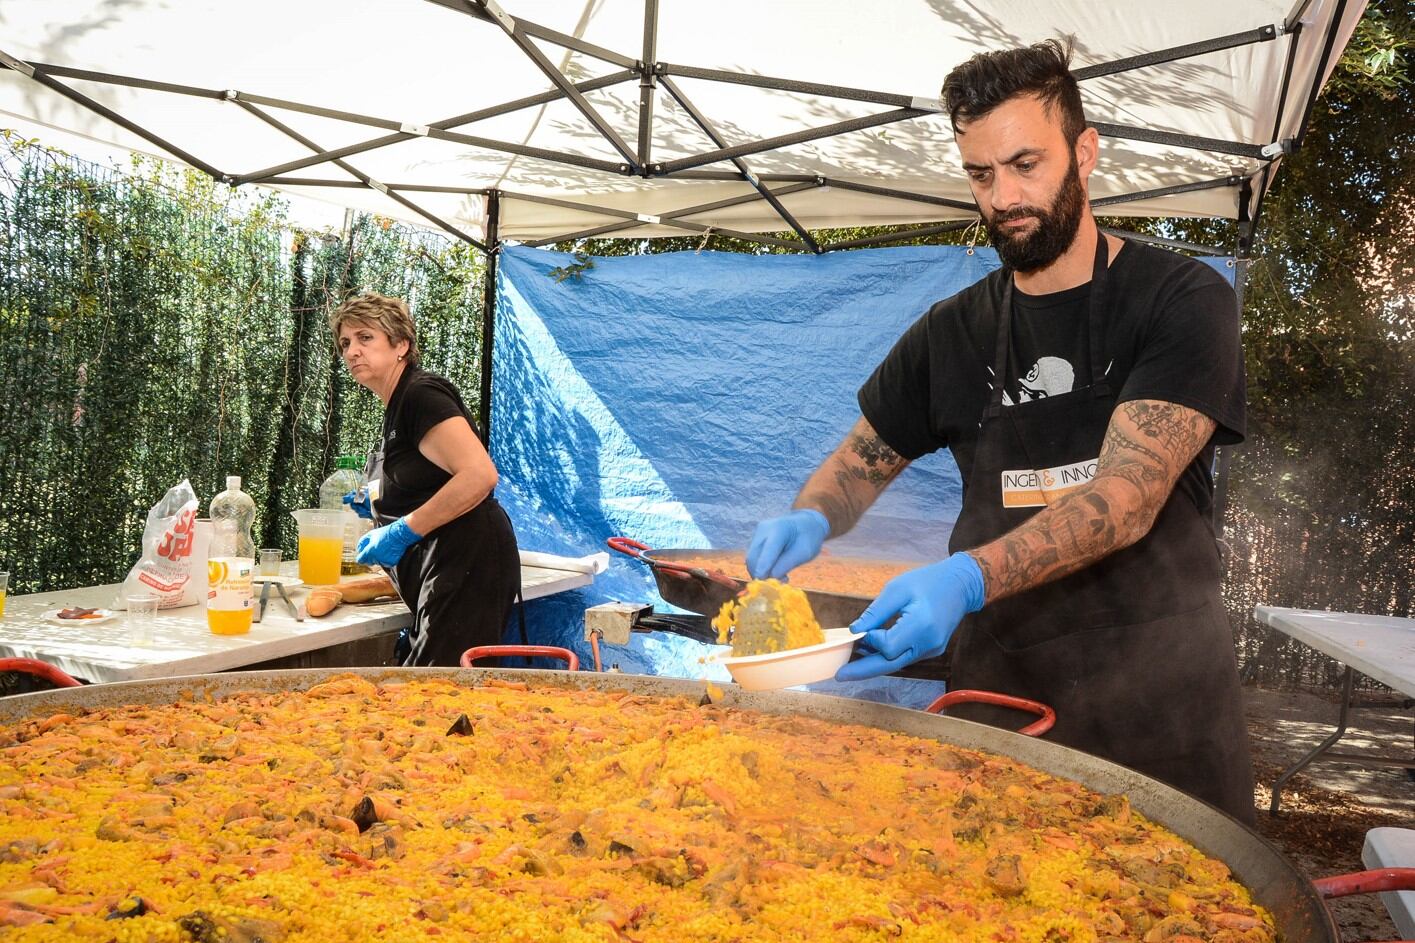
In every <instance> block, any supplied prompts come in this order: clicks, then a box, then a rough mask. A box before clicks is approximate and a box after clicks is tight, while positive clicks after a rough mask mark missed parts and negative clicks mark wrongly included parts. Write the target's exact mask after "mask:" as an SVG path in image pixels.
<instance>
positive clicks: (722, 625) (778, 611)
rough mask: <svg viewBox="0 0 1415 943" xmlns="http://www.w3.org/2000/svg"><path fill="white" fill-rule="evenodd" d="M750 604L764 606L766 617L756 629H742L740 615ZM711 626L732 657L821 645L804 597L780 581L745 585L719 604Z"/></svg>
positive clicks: (821, 635)
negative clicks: (735, 595)
mask: <svg viewBox="0 0 1415 943" xmlns="http://www.w3.org/2000/svg"><path fill="white" fill-rule="evenodd" d="M754 602H755V603H757V604H758V605H760V604H762V603H766V605H767V608H766V609H765V610H764V611H765V612H767V613H769V616H768V618H766V619H764V620H760V621H759V623H758V624H757V625H753V626H751V627H750V628H748V627H744V626H743V625H742V614H743V612H745V611H749V610H750V607H752V606H753V603H754ZM712 624H713V628H715V629H717V641H718V642H719V643H720V644H722V645H726V644H728V643H729V642H731V643H732V654H733V655H765V654H768V653H771V652H780V651H786V650H788V649H792V648H805V647H806V646H807V645H819V644H820V643H821V642H824V641H825V633H824V632H822V631H821V627H820V623H819V622H817V621H816V616H815V613H814V612H812V611H811V602H810V600H809V599H807V598H806V594H805V593H804V592H802V591H801V590H799V589H797V588H796V587H794V586H792V585H790V584H788V583H783V582H781V581H780V580H752V581H750V582H748V583H747V585H746V587H745V588H744V589H743V590H742V592H741V594H740V595H738V596H737V597H736V598H735V599H729V600H727V602H725V603H723V604H722V609H720V610H719V611H718V613H717V615H716V616H715V617H714V618H713V620H712Z"/></svg>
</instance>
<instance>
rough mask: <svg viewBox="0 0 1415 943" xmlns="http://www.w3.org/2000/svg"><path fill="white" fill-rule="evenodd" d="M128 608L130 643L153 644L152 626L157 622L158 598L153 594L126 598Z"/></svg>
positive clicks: (141, 594)
mask: <svg viewBox="0 0 1415 943" xmlns="http://www.w3.org/2000/svg"><path fill="white" fill-rule="evenodd" d="M123 601H124V602H125V603H127V606H128V642H129V643H130V644H132V645H138V646H144V647H145V646H148V645H151V644H152V624H153V623H154V622H156V621H157V597H156V596H154V595H152V594H151V593H140V594H138V595H136V596H126V597H124V599H123Z"/></svg>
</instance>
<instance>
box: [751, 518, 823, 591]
mask: <svg viewBox="0 0 1415 943" xmlns="http://www.w3.org/2000/svg"><path fill="white" fill-rule="evenodd" d="M829 536H830V522H829V521H827V520H826V519H825V515H824V514H822V513H821V512H820V511H817V510H815V509H814V508H800V509H799V510H795V511H792V512H791V513H790V514H785V515H782V516H781V517H772V518H768V519H767V520H764V521H762V522H761V523H760V524H758V525H757V532H756V533H755V534H753V535H752V543H751V545H750V546H748V547H747V572H748V573H750V574H752V578H753V579H758V580H769V579H778V580H779V579H781V578H782V577H783V576H785V575H786V574H787V573H790V572H791V571H792V570H794V569H796V567H798V566H800V565H801V564H803V563H809V562H810V561H812V560H814V559H815V558H816V555H817V554H819V553H820V552H821V545H822V544H824V543H825V539H826V538H827V537H829Z"/></svg>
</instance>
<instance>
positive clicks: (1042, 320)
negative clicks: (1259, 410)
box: [859, 242, 1246, 511]
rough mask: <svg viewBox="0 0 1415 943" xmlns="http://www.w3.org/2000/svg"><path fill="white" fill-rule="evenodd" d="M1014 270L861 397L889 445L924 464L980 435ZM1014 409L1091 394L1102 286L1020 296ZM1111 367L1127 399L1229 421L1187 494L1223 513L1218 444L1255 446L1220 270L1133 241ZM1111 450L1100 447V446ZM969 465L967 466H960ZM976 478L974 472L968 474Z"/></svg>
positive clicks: (946, 319) (904, 343)
mask: <svg viewBox="0 0 1415 943" xmlns="http://www.w3.org/2000/svg"><path fill="white" fill-rule="evenodd" d="M1007 277H1010V275H1008V274H1006V272H1005V270H999V271H996V272H993V273H992V274H990V275H989V276H987V277H986V278H984V279H982V280H981V281H979V282H977V283H975V284H973V285H971V286H969V287H968V288H965V289H964V290H963V291H961V292H959V293H958V294H956V295H954V296H953V297H951V298H948V299H947V300H945V301H940V302H939V303H938V304H935V305H934V306H933V307H932V308H930V309H929V310H928V312H927V313H926V314H925V315H924V316H923V317H921V318H920V319H919V320H918V321H916V322H914V324H913V325H912V326H911V327H910V328H909V329H908V330H907V331H906V332H905V333H904V335H903V336H902V337H900V339H899V341H898V342H897V343H896V344H895V345H894V348H893V349H892V350H891V351H890V352H889V354H888V355H886V357H885V359H884V360H883V361H882V362H881V363H880V365H879V366H878V367H877V368H876V369H875V371H874V373H873V374H872V375H871V376H870V378H869V379H868V380H867V381H866V382H865V385H864V386H863V387H861V388H860V393H859V403H860V412H861V414H862V415H863V416H864V417H865V419H866V420H867V421H868V422H869V423H870V425H871V426H873V427H874V429H875V431H876V432H878V433H879V435H880V438H882V439H883V440H884V441H885V443H887V444H888V445H889V446H890V448H892V449H894V450H895V451H896V452H898V453H899V454H900V455H901V456H903V457H904V458H907V459H915V458H918V457H920V456H922V455H925V454H927V453H929V452H933V451H936V450H937V449H940V448H946V447H948V446H950V445H957V444H958V442H959V440H960V439H963V438H965V437H971V436H972V435H973V434H975V433H976V430H977V428H978V424H979V423H980V422H981V421H982V416H983V412H984V411H985V409H986V408H987V402H988V395H989V392H990V390H991V384H992V365H993V359H994V354H995V345H996V340H997V338H996V333H995V325H996V323H997V321H996V318H995V317H984V316H983V315H984V314H985V313H987V312H989V311H996V310H997V308H998V307H1000V305H1001V299H1002V288H1003V285H1004V282H1003V278H1007ZM1012 297H1013V299H1014V312H1013V327H1012V348H1011V350H1010V351H1009V352H1008V369H1007V376H1006V377H1005V378H1004V388H1003V389H1004V398H1003V402H1004V404H1006V405H1008V406H1011V407H1014V408H1015V407H1017V406H1020V405H1024V404H1025V403H1027V402H1030V401H1032V400H1035V399H1039V398H1041V397H1043V396H1057V395H1060V394H1062V393H1066V392H1070V391H1071V390H1078V389H1083V388H1085V387H1087V386H1089V385H1090V384H1091V380H1092V377H1091V376H1090V372H1091V367H1090V358H1089V355H1088V351H1089V346H1088V345H1089V325H1088V323H1087V322H1088V317H1087V315H1088V311H1089V304H1088V302H1089V299H1090V284H1089V283H1087V284H1085V285H1081V286H1079V287H1077V288H1072V289H1068V290H1066V291H1061V292H1056V293H1055V294H1050V295H1033V296H1028V295H1024V294H1023V293H1022V292H1021V291H1017V290H1015V289H1014V291H1013V292H1012ZM1106 299H1107V305H1108V307H1109V309H1110V310H1109V320H1108V324H1107V331H1106V343H1105V349H1104V351H1103V356H1102V363H1103V364H1104V367H1103V369H1104V370H1105V372H1106V374H1107V376H1108V378H1109V380H1110V384H1111V387H1112V389H1116V390H1118V391H1119V401H1120V402H1122V403H1123V402H1127V401H1131V400H1140V399H1153V400H1162V401H1165V402H1170V403H1177V404H1179V405H1181V406H1187V407H1189V408H1190V409H1194V410H1197V411H1199V412H1201V413H1204V414H1205V415H1207V416H1209V417H1210V418H1212V419H1213V420H1214V421H1215V422H1217V423H1218V429H1217V431H1216V432H1215V435H1214V438H1213V440H1212V441H1211V442H1210V444H1209V445H1207V446H1206V447H1205V448H1204V449H1203V450H1202V451H1201V452H1200V453H1199V456H1198V457H1197V458H1196V459H1195V461H1194V462H1193V463H1192V464H1191V465H1190V466H1189V468H1187V469H1185V471H1184V474H1183V475H1182V476H1181V477H1180V479H1179V481H1178V483H1177V484H1176V486H1175V487H1176V490H1177V491H1178V492H1180V493H1182V494H1185V495H1187V496H1188V497H1189V498H1190V499H1191V500H1192V501H1193V502H1194V505H1195V507H1197V508H1199V509H1200V510H1201V511H1207V510H1208V509H1209V508H1210V506H1211V501H1212V491H1213V481H1212V477H1211V475H1210V471H1209V465H1210V464H1211V462H1212V458H1213V446H1214V445H1215V444H1218V445H1228V444H1232V443H1236V442H1241V441H1243V436H1244V405H1245V401H1246V400H1245V394H1244V372H1243V355H1242V350H1241V347H1240V342H1239V328H1238V305H1237V297H1236V296H1235V294H1234V292H1233V289H1232V287H1230V286H1229V285H1228V283H1227V282H1226V281H1224V279H1223V278H1222V277H1221V276H1220V275H1219V274H1218V273H1217V272H1215V271H1214V270H1213V269H1211V268H1209V267H1208V266H1206V265H1204V264H1202V263H1200V262H1196V261H1194V260H1193V259H1189V258H1187V257H1185V256H1182V255H1179V254H1178V253H1174V252H1169V251H1166V250H1163V249H1156V248H1152V247H1150V246H1146V245H1142V244H1140V243H1135V242H1126V243H1125V244H1124V246H1123V247H1122V248H1121V250H1120V251H1119V253H1117V255H1116V257H1115V258H1114V260H1112V262H1111V266H1110V269H1109V272H1108V275H1107V279H1106ZM1096 447H1097V450H1098V451H1099V448H1100V443H1099V442H1097V443H1096ZM961 464H962V463H961V462H960V465H961ZM962 471H963V473H964V475H965V476H966V475H967V474H968V472H969V469H967V468H963V469H962Z"/></svg>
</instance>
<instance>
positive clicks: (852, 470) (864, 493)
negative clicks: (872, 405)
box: [794, 416, 909, 537]
mask: <svg viewBox="0 0 1415 943" xmlns="http://www.w3.org/2000/svg"><path fill="white" fill-rule="evenodd" d="M908 465H909V461H908V459H905V458H902V457H900V455H899V453H898V452H896V451H894V449H892V448H890V447H889V446H887V445H885V444H884V440H882V439H881V438H880V437H879V434H878V433H876V432H875V430H874V427H873V426H871V425H870V424H869V422H868V421H867V420H866V419H865V418H864V417H863V416H862V417H860V419H859V421H857V422H856V423H855V426H854V428H852V429H851V430H850V433H849V434H848V435H846V436H845V438H844V440H842V441H841V443H840V445H838V446H836V449H835V451H834V452H832V453H831V454H830V456H829V457H828V458H827V459H826V460H825V461H824V462H822V463H821V466H820V468H817V469H816V471H815V474H813V475H812V476H811V478H810V480H809V481H807V482H806V486H805V487H804V488H802V489H801V493H800V494H799V495H797V496H796V503H795V505H794V506H795V507H798V508H814V509H816V510H817V511H820V512H821V513H822V514H824V515H825V519H826V520H827V521H829V522H830V534H831V536H832V537H839V536H840V535H841V534H843V533H845V532H846V531H848V530H849V529H850V528H852V527H854V526H855V523H856V522H857V521H859V519H860V518H861V516H862V515H864V513H865V512H866V511H867V510H869V507H870V505H872V504H874V503H875V498H878V497H879V495H880V492H881V491H883V490H884V489H885V488H886V487H888V485H889V483H890V482H891V481H893V480H894V479H895V478H896V477H898V475H899V473H900V472H902V471H903V470H904V469H905V468H907V467H908Z"/></svg>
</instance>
